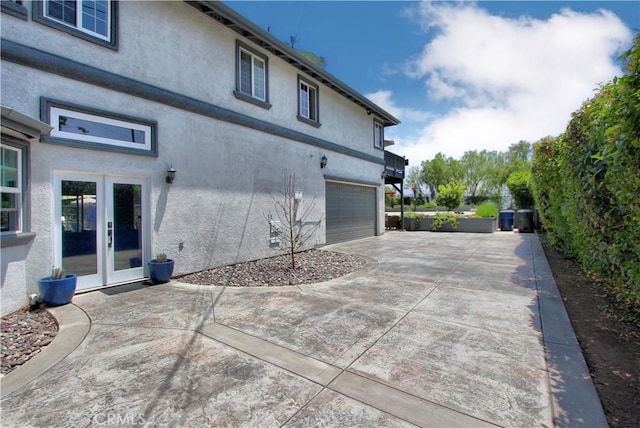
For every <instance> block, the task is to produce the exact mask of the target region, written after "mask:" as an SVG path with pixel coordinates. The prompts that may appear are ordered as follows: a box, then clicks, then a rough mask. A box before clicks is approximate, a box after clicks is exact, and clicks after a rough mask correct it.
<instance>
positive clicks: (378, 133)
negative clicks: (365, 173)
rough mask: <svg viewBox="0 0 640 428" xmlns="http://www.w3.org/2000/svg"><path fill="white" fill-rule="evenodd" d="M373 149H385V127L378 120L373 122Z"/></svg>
mask: <svg viewBox="0 0 640 428" xmlns="http://www.w3.org/2000/svg"><path fill="white" fill-rule="evenodd" d="M373 147H375V148H377V149H384V126H383V125H382V123H380V122H378V121H377V120H374V121H373Z"/></svg>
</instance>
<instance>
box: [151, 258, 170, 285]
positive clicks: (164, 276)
mask: <svg viewBox="0 0 640 428" xmlns="http://www.w3.org/2000/svg"><path fill="white" fill-rule="evenodd" d="M147 264H148V265H149V277H150V278H151V281H152V282H153V283H154V284H162V283H165V282H169V280H170V279H171V275H173V259H168V260H167V261H166V262H161V263H159V262H156V261H155V260H149V261H148V262H147Z"/></svg>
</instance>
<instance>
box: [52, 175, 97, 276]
mask: <svg viewBox="0 0 640 428" xmlns="http://www.w3.org/2000/svg"><path fill="white" fill-rule="evenodd" d="M61 196H62V204H61V206H62V213H61V216H62V267H63V268H64V269H66V271H67V272H69V273H75V274H77V275H79V276H81V275H92V274H96V273H97V272H98V257H97V247H96V236H97V235H96V183H95V182H92V181H66V180H63V181H62V195H61Z"/></svg>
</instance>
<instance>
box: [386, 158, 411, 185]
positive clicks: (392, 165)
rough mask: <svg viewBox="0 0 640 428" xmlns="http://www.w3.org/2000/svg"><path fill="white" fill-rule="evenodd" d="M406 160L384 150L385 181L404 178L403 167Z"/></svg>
mask: <svg viewBox="0 0 640 428" xmlns="http://www.w3.org/2000/svg"><path fill="white" fill-rule="evenodd" d="M406 164H407V160H406V159H405V158H404V157H402V156H398V155H396V154H393V153H391V152H387V151H385V152H384V176H385V181H388V182H401V181H402V180H404V167H405V166H406Z"/></svg>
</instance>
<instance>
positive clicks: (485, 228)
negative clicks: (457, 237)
mask: <svg viewBox="0 0 640 428" xmlns="http://www.w3.org/2000/svg"><path fill="white" fill-rule="evenodd" d="M432 222H433V217H431V216H425V217H420V218H418V219H415V218H405V219H404V228H405V229H406V230H414V231H415V230H421V231H428V232H432V230H431V224H432ZM497 228H498V223H497V218H495V217H494V218H480V217H460V218H458V227H456V228H453V227H451V226H450V225H448V224H446V225H444V226H443V227H441V228H440V229H438V230H437V232H465V233H493V232H495V230H496V229H497Z"/></svg>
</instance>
